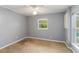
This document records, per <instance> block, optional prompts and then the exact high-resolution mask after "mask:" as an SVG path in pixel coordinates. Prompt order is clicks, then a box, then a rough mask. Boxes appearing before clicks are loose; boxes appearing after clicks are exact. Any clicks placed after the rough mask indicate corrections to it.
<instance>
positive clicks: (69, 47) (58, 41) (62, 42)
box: [0, 37, 74, 52]
mask: <svg viewBox="0 0 79 59" xmlns="http://www.w3.org/2000/svg"><path fill="white" fill-rule="evenodd" d="M25 38H34V39H39V40H46V41H54V42H60V43H64V44H65V45H66V46H67V47H68V48H69V49H71V50H72V51H73V52H74V50H73V49H72V48H71V47H69V46H68V44H67V43H66V42H65V41H59V40H51V39H45V38H37V37H23V38H21V39H19V40H17V41H14V42H11V43H9V44H7V45H5V46H3V47H1V48H0V49H3V48H6V47H8V46H10V45H13V44H15V43H17V42H20V41H21V40H24V39H25Z"/></svg>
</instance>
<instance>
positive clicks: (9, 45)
mask: <svg viewBox="0 0 79 59" xmlns="http://www.w3.org/2000/svg"><path fill="white" fill-rule="evenodd" d="M25 38H26V37H23V38H21V39H18V40H16V41H14V42H11V43H9V44H7V45H5V46H3V47H0V49H3V48H6V47H8V46H10V45H13V44H15V43H17V42H20V41H21V40H23V39H25Z"/></svg>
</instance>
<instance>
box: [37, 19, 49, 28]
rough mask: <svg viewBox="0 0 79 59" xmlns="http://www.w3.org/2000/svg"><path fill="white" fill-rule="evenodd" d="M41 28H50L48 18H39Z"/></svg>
mask: <svg viewBox="0 0 79 59" xmlns="http://www.w3.org/2000/svg"><path fill="white" fill-rule="evenodd" d="M38 23H39V29H47V28H48V20H47V19H46V20H45V19H40V20H39V22H38Z"/></svg>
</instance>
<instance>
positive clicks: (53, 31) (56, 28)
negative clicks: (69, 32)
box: [28, 13, 65, 41]
mask: <svg viewBox="0 0 79 59" xmlns="http://www.w3.org/2000/svg"><path fill="white" fill-rule="evenodd" d="M40 18H46V19H48V30H38V24H37V23H38V22H37V20H38V19H40ZM28 25H29V27H28V30H29V31H28V33H29V34H28V35H29V36H31V37H38V38H47V39H53V40H61V41H64V40H65V31H64V13H57V14H49V15H40V16H30V17H29V18H28Z"/></svg>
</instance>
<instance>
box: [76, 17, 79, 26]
mask: <svg viewBox="0 0 79 59" xmlns="http://www.w3.org/2000/svg"><path fill="white" fill-rule="evenodd" d="M76 26H77V27H79V17H77V21H76Z"/></svg>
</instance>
